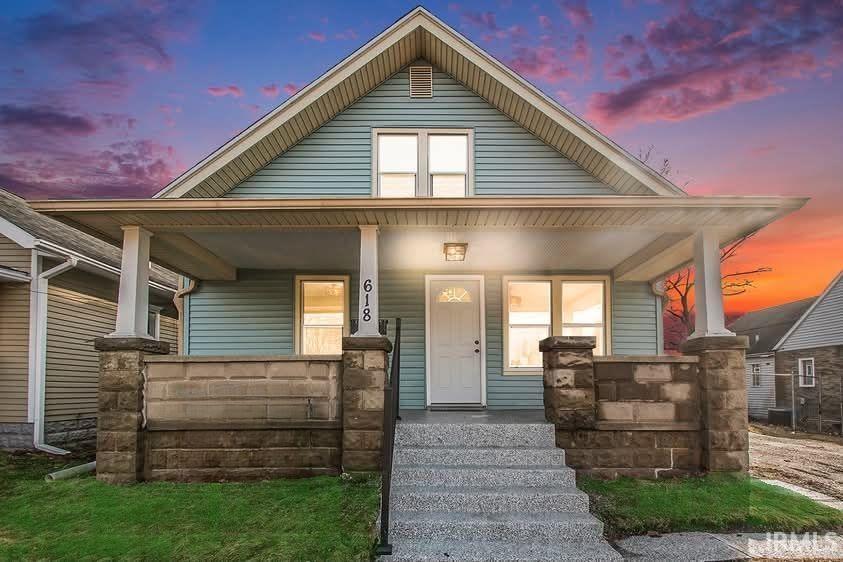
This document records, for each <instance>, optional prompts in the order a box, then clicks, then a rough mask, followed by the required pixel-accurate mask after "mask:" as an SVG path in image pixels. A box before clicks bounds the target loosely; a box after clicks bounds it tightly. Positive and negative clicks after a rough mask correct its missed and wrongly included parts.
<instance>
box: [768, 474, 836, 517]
mask: <svg viewBox="0 0 843 562" xmlns="http://www.w3.org/2000/svg"><path fill="white" fill-rule="evenodd" d="M761 481H762V482H766V483H767V484H771V485H773V486H778V487H780V488H784V489H785V490H790V491H791V492H796V493H797V494H802V495H803V496H805V497H808V498H811V499H812V500H814V501H815V502H817V503H821V504H823V505H825V506H828V507H830V508H832V509H837V510H839V511H843V501H842V500H838V499H837V498H832V497H831V496H829V495H826V494H823V493H821V492H815V491H813V490H809V489H808V488H803V487H802V486H797V485H796V484H791V483H789V482H782V481H781V480H764V479H762V480H761Z"/></svg>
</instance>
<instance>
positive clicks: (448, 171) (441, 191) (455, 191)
mask: <svg viewBox="0 0 843 562" xmlns="http://www.w3.org/2000/svg"><path fill="white" fill-rule="evenodd" d="M428 147H429V152H430V160H429V164H428V166H429V171H430V184H431V195H432V196H433V197H465V196H466V174H467V171H468V135H430V136H429V137H428Z"/></svg>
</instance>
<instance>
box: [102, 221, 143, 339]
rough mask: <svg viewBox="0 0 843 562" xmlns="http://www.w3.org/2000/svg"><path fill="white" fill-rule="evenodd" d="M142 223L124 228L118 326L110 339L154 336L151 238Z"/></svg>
mask: <svg viewBox="0 0 843 562" xmlns="http://www.w3.org/2000/svg"><path fill="white" fill-rule="evenodd" d="M151 236H152V233H150V232H149V231H147V230H144V229H143V228H141V227H139V226H124V227H123V258H122V260H121V262H120V292H119V294H118V297H117V329H116V330H115V331H114V332H113V333H111V334H109V335H108V336H107V337H110V338H146V339H152V338H151V336H150V335H149V331H148V319H149V239H150V237H151Z"/></svg>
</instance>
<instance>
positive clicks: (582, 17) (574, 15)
mask: <svg viewBox="0 0 843 562" xmlns="http://www.w3.org/2000/svg"><path fill="white" fill-rule="evenodd" d="M560 8H561V9H562V13H564V14H565V17H567V18H568V21H569V22H571V25H573V26H574V27H583V28H589V27H591V26H592V24H594V16H593V15H592V14H591V10H590V9H589V8H588V4H587V3H586V0H564V1H563V2H561V3H560Z"/></svg>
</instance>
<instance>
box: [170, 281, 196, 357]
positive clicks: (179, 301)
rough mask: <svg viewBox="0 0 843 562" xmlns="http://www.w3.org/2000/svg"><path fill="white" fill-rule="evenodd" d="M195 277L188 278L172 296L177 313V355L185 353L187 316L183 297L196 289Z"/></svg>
mask: <svg viewBox="0 0 843 562" xmlns="http://www.w3.org/2000/svg"><path fill="white" fill-rule="evenodd" d="M180 285H181V283H180ZM196 286H197V283H196V279H190V280H189V282H188V284H187V287H182V288H181V289H179V290H178V291H176V294H175V295H174V296H173V305H175V307H176V310H177V311H178V313H179V323H178V328H179V335H178V346H179V355H185V354H186V353H185V329H184V328H185V322H187V318H185V316H184V297H186V296H187V295H189V294H190V293H192V292H193V291H195V290H196Z"/></svg>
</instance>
